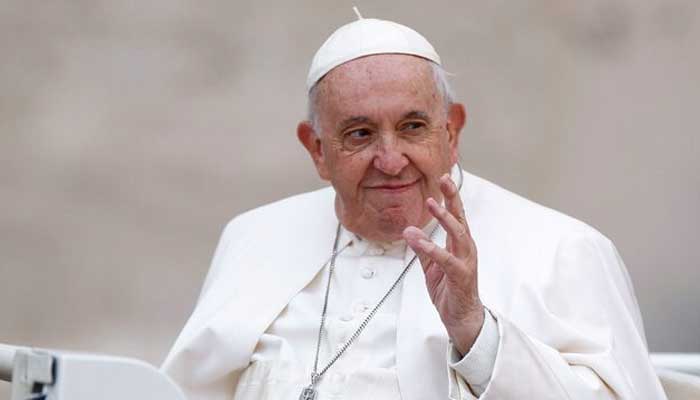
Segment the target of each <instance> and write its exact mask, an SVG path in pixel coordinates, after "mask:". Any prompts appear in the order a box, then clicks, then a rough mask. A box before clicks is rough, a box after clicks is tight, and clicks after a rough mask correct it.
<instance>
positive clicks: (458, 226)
mask: <svg viewBox="0 0 700 400" xmlns="http://www.w3.org/2000/svg"><path fill="white" fill-rule="evenodd" d="M426 203H427V205H428V211H430V213H431V214H432V215H433V216H434V217H435V218H436V219H437V220H438V222H439V223H440V225H442V227H443V228H444V229H445V231H446V232H447V235H448V239H450V240H448V244H447V248H448V250H451V251H452V252H454V255H455V256H456V257H459V258H464V257H466V256H467V255H468V254H469V248H470V245H469V242H470V240H471V239H470V236H469V230H468V229H467V228H466V227H465V226H464V224H462V223H461V222H459V221H458V220H457V218H456V217H455V216H454V215H452V214H451V213H450V212H449V211H447V209H446V208H445V207H443V206H441V205H440V204H438V203H437V201H435V199H433V198H428V200H427V201H426Z"/></svg>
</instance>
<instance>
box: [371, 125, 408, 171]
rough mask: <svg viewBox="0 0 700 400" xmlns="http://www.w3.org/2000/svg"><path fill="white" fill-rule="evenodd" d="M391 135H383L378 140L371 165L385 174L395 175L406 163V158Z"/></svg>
mask: <svg viewBox="0 0 700 400" xmlns="http://www.w3.org/2000/svg"><path fill="white" fill-rule="evenodd" d="M387 136H388V137H387ZM392 136H393V135H385V136H384V137H383V138H382V139H381V140H379V143H378V144H377V152H376V154H375V156H374V161H373V165H374V168H376V169H378V170H379V171H381V172H383V173H385V174H387V175H390V176H396V175H399V174H400V173H401V171H402V170H403V169H404V167H406V166H407V165H408V158H407V157H406V155H405V154H404V153H403V151H402V149H401V145H400V144H399V143H398V141H397V140H396V138H394V137H392Z"/></svg>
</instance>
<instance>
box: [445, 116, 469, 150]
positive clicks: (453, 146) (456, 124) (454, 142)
mask: <svg viewBox="0 0 700 400" xmlns="http://www.w3.org/2000/svg"><path fill="white" fill-rule="evenodd" d="M466 122H467V111H466V110H465V109H464V105H463V104H462V103H452V104H450V109H449V110H448V112H447V132H448V134H449V135H450V137H449V141H450V161H451V162H452V164H454V163H456V162H457V159H458V157H459V135H460V134H461V133H462V128H463V127H464V124H465V123H466Z"/></svg>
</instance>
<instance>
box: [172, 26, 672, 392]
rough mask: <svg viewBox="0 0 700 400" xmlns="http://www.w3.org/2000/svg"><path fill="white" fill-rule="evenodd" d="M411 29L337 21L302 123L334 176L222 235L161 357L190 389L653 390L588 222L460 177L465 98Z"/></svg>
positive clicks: (616, 265)
mask: <svg viewBox="0 0 700 400" xmlns="http://www.w3.org/2000/svg"><path fill="white" fill-rule="evenodd" d="M440 64H441V61H440V58H439V57H438V55H437V53H436V52H435V50H434V49H433V47H432V46H431V45H430V44H429V43H428V42H427V40H425V38H423V37H422V36H420V35H419V34H418V33H416V32H415V31H413V30H411V29H410V28H407V27H405V26H402V25H399V24H396V23H393V22H388V21H381V20H376V19H359V20H358V21H355V22H353V23H350V24H348V25H345V26H343V27H341V28H339V29H338V30H337V31H336V32H335V33H334V34H333V35H332V36H331V37H330V38H329V39H328V40H327V41H326V42H325V43H324V44H323V46H322V47H321V48H320V49H319V50H318V52H317V54H316V56H315V57H314V60H313V62H312V65H311V70H310V72H309V76H308V81H307V87H308V90H309V110H310V112H309V120H307V121H304V122H301V123H300V124H299V126H298V128H297V135H298V138H299V141H300V142H301V144H302V145H303V146H304V147H305V148H306V150H307V151H308V153H309V154H310V156H311V159H312V160H313V162H314V165H315V167H316V170H317V171H318V174H319V176H320V177H321V178H322V179H324V180H326V181H329V182H330V184H331V187H328V188H325V189H321V190H318V191H315V192H311V193H305V194H302V195H298V196H294V197H291V198H288V199H284V200H282V201H279V202H276V203H273V204H270V205H267V206H263V207H260V208H258V209H255V210H252V211H250V212H247V213H245V214H243V215H240V216H238V217H237V218H235V219H233V220H232V221H231V222H230V223H229V224H228V226H227V227H226V229H225V230H224V233H223V235H222V238H221V241H220V243H219V246H218V249H217V251H216V254H215V256H214V260H213V263H212V267H211V270H210V272H209V274H208V276H207V278H206V281H205V283H204V287H203V289H202V294H201V297H200V299H199V301H198V304H197V307H196V309H195V311H194V313H193V315H192V317H191V318H190V320H189V321H188V323H187V325H186V326H185V328H184V330H183V332H182V333H181V335H180V337H179V338H178V340H177V342H176V344H175V345H174V347H173V349H172V351H171V353H170V355H169V356H168V358H167V360H166V361H165V364H164V370H165V371H166V372H167V373H169V374H170V375H171V376H172V377H173V378H174V379H175V380H176V381H177V382H178V383H179V384H180V385H181V386H182V388H183V389H184V390H185V392H186V393H187V394H188V395H189V397H190V398H191V399H211V400H218V399H222V400H223V399H227V400H228V399H232V398H233V399H243V400H252V399H316V400H325V399H408V400H422V399H446V398H449V399H473V398H476V397H479V398H483V399H613V398H621V399H659V398H664V394H663V391H662V389H661V386H660V384H659V382H658V380H657V378H656V376H655V374H654V370H653V368H652V366H651V365H650V362H649V359H648V355H647V348H646V341H645V338H644V332H643V328H642V321H641V317H640V314H639V309H638V306H637V303H636V300H635V298H634V294H633V291H632V286H631V283H630V280H629V277H628V275H627V273H626V271H625V268H624V265H623V263H622V260H621V259H620V257H619V255H618V254H617V251H616V250H615V248H614V246H613V245H612V243H611V242H610V241H609V240H608V239H607V238H605V237H604V236H603V235H601V234H600V233H598V232H597V231H596V230H594V229H593V228H591V227H589V226H587V225H585V224H584V223H582V222H579V221H577V220H575V219H572V218H569V217H566V216H564V215H562V214H559V213H557V212H555V211H553V210H550V209H547V208H545V207H542V206H539V205H537V204H534V203H532V202H530V201H528V200H525V199H523V198H521V197H518V196H517V195H515V194H512V193H510V192H508V191H506V190H504V189H502V188H500V187H498V186H496V185H494V184H492V183H489V182H487V181H485V180H483V179H480V178H478V177H476V176H473V175H470V174H468V173H467V172H465V171H462V170H461V168H460V167H459V165H458V164H457V160H458V144H459V139H460V132H461V129H462V127H463V126H464V124H465V121H466V113H465V109H464V106H463V105H462V104H459V103H457V102H455V101H454V100H453V98H452V95H451V94H450V90H449V86H448V84H447V81H446V79H445V73H444V72H443V70H442V68H441V66H440Z"/></svg>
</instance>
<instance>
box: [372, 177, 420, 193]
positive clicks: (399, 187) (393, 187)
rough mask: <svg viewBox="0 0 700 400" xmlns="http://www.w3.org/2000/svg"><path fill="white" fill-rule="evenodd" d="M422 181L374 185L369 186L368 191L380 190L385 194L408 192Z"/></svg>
mask: <svg viewBox="0 0 700 400" xmlns="http://www.w3.org/2000/svg"><path fill="white" fill-rule="evenodd" d="M419 180H420V179H416V180H414V181H411V182H391V183H384V184H381V185H372V186H368V187H367V188H368V189H373V190H379V191H381V192H384V193H401V192H404V191H406V190H409V189H411V188H412V187H413V186H415V185H416V184H417V183H418V181H419Z"/></svg>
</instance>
